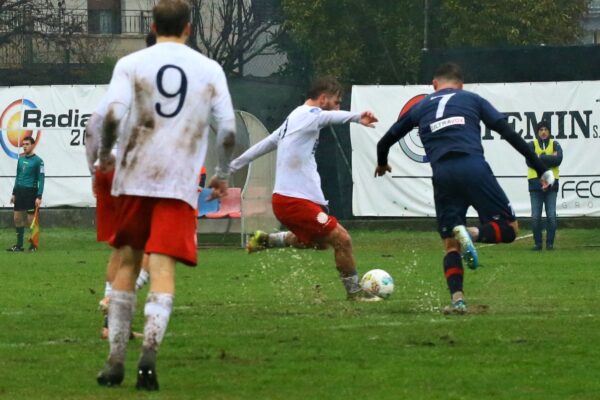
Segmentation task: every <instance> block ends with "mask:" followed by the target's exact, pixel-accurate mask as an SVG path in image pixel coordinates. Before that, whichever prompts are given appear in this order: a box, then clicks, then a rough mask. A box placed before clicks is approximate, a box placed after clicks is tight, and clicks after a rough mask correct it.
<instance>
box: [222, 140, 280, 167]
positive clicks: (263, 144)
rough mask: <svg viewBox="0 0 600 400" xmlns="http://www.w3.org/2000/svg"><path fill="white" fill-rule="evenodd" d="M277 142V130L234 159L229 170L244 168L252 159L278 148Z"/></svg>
mask: <svg viewBox="0 0 600 400" xmlns="http://www.w3.org/2000/svg"><path fill="white" fill-rule="evenodd" d="M277 142H278V135H277V132H275V133H272V134H270V135H269V136H267V137H266V138H264V139H262V140H261V141H259V142H258V143H256V144H254V146H252V147H250V148H249V149H248V150H246V151H245V152H244V153H243V154H242V155H240V156H239V157H238V158H236V159H235V160H233V161H232V162H231V164H229V171H230V172H236V171H238V170H239V169H241V168H244V167H245V166H246V165H248V164H250V163H251V162H252V161H254V160H256V159H257V158H258V157H261V156H264V155H265V154H267V153H270V152H272V151H273V150H275V149H276V148H277Z"/></svg>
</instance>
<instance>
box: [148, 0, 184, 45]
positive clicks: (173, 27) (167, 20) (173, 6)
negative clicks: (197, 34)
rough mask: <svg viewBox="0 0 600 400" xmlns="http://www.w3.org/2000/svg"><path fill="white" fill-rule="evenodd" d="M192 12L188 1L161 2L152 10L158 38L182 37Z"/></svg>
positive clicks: (162, 0)
mask: <svg viewBox="0 0 600 400" xmlns="http://www.w3.org/2000/svg"><path fill="white" fill-rule="evenodd" d="M191 12H192V9H191V6H190V3H189V2H188V1H187V0H159V2H158V3H157V4H156V5H155V6H154V8H153V9H152V18H153V19H154V23H155V24H156V34H157V36H181V34H182V33H183V30H184V29H185V26H186V25H187V24H188V23H189V22H190V14H191Z"/></svg>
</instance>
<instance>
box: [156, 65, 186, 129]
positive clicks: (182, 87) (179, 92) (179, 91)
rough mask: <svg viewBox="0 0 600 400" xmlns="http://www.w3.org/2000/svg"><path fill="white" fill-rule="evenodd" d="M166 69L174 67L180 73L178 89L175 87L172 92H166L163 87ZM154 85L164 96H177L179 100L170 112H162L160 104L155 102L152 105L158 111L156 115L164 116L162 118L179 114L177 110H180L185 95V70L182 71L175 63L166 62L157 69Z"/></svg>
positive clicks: (170, 97)
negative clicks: (166, 63)
mask: <svg viewBox="0 0 600 400" xmlns="http://www.w3.org/2000/svg"><path fill="white" fill-rule="evenodd" d="M167 69H175V70H176V71H177V72H179V74H180V75H181V80H180V85H179V89H177V90H176V91H174V92H167V91H166V90H165V87H164V84H163V79H164V76H165V71H166V70H167ZM156 87H157V88H158V91H159V92H160V94H161V95H163V96H164V97H167V98H169V99H172V98H173V97H177V96H179V102H178V103H177V108H175V111H173V112H172V113H170V114H167V113H165V112H163V110H162V107H161V106H162V104H161V103H158V102H157V103H156V104H155V105H154V108H155V109H156V112H157V113H158V115H160V116H161V117H164V118H172V117H174V116H176V115H177V114H179V111H181V108H182V107H183V102H184V101H185V95H186V93H187V77H186V76H185V72H183V69H181V68H180V67H178V66H177V65H170V64H168V65H164V66H162V67H161V68H160V69H159V70H158V74H157V75H156Z"/></svg>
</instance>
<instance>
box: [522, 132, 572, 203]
mask: <svg viewBox="0 0 600 400" xmlns="http://www.w3.org/2000/svg"><path fill="white" fill-rule="evenodd" d="M550 139H552V138H548V139H545V140H542V139H540V138H537V139H535V140H537V141H538V143H539V145H540V147H541V148H546V147H547V146H548V142H549V141H550ZM529 147H530V148H531V150H533V151H535V147H534V145H533V142H530V143H529ZM554 151H555V152H556V155H555V156H552V155H546V154H542V155H540V160H542V162H543V163H544V164H546V166H547V167H548V168H554V167H558V166H559V165H560V164H561V163H562V159H563V151H562V147H560V144H558V142H557V141H556V140H555V141H554ZM526 162H527V166H528V167H530V168H531V164H530V163H529V161H527V160H526ZM540 190H542V184H541V183H540V178H539V177H538V178H534V179H529V191H530V192H534V191H540ZM551 190H553V191H555V192H558V179H557V180H556V181H555V182H554V185H552V189H551Z"/></svg>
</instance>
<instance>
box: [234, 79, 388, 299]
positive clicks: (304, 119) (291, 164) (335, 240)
mask: <svg viewBox="0 0 600 400" xmlns="http://www.w3.org/2000/svg"><path fill="white" fill-rule="evenodd" d="M341 92H342V87H341V85H340V84H339V83H338V82H337V81H336V80H335V79H333V78H322V79H318V80H316V81H315V82H313V84H312V86H311V88H310V90H309V93H308V99H307V100H306V102H305V103H304V104H303V105H301V106H299V107H297V108H296V109H295V110H294V111H292V113H291V114H290V115H289V116H288V117H287V119H286V120H285V121H284V122H283V124H282V125H281V126H280V127H279V128H278V129H277V130H276V131H275V132H273V133H272V134H271V135H269V136H267V137H266V138H264V139H263V140H261V141H260V142H258V143H256V144H255V145H254V146H252V147H251V148H249V149H248V150H247V151H246V152H244V153H243V154H242V155H241V156H239V157H238V158H236V159H235V160H233V161H232V162H231V164H230V166H229V168H230V171H231V172H235V171H237V170H239V169H240V168H242V167H244V166H245V165H247V164H248V163H250V162H251V161H252V160H254V159H256V158H258V157H260V156H262V155H264V154H266V153H269V152H271V151H273V150H275V149H277V166H276V174H275V188H274V190H273V197H272V204H273V212H274V214H275V216H276V217H277V219H278V220H279V222H281V223H282V224H283V225H285V226H286V227H287V228H288V229H289V230H290V231H289V232H279V233H272V234H267V233H265V232H262V231H257V232H256V233H255V234H254V236H253V237H252V238H251V239H250V241H249V242H248V246H247V249H248V251H249V252H254V251H257V250H262V249H264V248H266V247H286V246H293V247H296V248H316V249H327V248H329V247H333V250H334V258H335V266H336V268H337V270H338V271H339V273H340V278H341V280H342V283H343V285H344V288H345V289H346V292H347V297H348V299H349V300H359V301H377V300H379V297H376V296H372V295H370V294H369V293H367V292H363V291H362V290H361V288H360V285H359V282H358V273H357V271H356V263H355V261H354V255H353V254H352V239H351V238H350V235H349V234H348V232H347V231H346V229H344V227H343V226H342V225H340V224H339V223H338V221H337V220H336V218H335V217H333V216H330V215H328V214H327V212H326V206H327V204H328V202H327V200H325V196H324V195H323V191H322V189H321V177H320V176H319V173H318V171H317V163H316V161H315V156H314V154H315V150H316V147H317V145H318V143H319V133H320V130H321V129H322V128H323V127H325V126H328V125H333V124H343V123H347V122H356V123H360V124H362V125H365V126H368V127H373V123H375V122H377V118H376V117H375V115H373V113H371V112H369V111H365V112H363V113H352V112H348V111H340V110H339V108H340V102H341Z"/></svg>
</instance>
